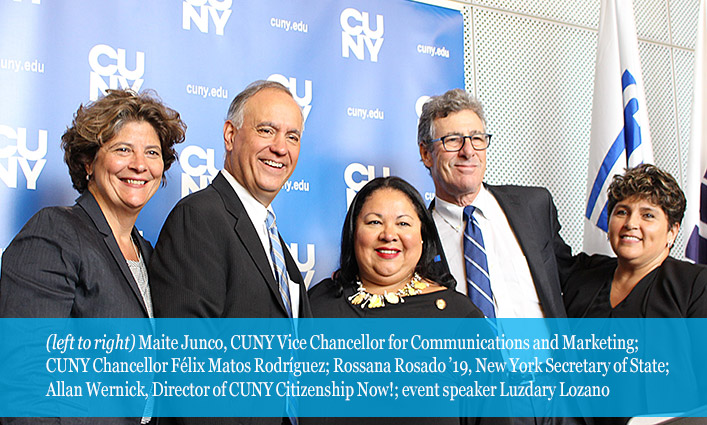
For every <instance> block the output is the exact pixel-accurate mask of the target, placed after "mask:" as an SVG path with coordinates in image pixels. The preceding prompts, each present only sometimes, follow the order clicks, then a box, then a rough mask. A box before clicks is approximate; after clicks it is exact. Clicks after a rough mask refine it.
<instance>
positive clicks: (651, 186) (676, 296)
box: [563, 164, 707, 425]
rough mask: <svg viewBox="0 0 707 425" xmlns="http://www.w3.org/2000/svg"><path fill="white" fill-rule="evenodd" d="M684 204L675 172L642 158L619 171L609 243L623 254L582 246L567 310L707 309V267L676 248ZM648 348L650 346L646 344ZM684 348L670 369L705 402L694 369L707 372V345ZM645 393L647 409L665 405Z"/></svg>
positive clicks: (687, 314)
mask: <svg viewBox="0 0 707 425" xmlns="http://www.w3.org/2000/svg"><path fill="white" fill-rule="evenodd" d="M685 206H686V201H685V195H684V193H683V191H682V190H681V189H680V187H679V186H678V183H677V182H676V181H675V179H674V178H673V176H671V175H670V174H668V173H667V172H665V171H663V170H661V169H659V168H658V167H656V166H654V165H650V164H642V165H639V166H637V167H635V168H631V169H628V170H626V172H625V174H623V175H616V176H614V179H613V181H612V182H611V185H610V186H609V201H608V206H607V211H608V216H609V218H608V226H609V227H608V229H609V231H608V236H609V243H610V244H611V248H612V250H613V251H614V253H615V254H616V258H611V257H607V256H604V255H591V256H590V255H586V254H579V256H578V260H577V262H576V263H575V266H574V267H573V269H572V273H570V275H569V277H568V279H567V280H566V281H565V282H564V285H563V288H564V295H563V297H564V301H565V306H566V308H567V316H568V317H580V318H581V317H592V318H609V317H611V318H692V317H694V318H704V317H707V267H705V266H703V265H698V264H691V263H688V262H685V261H680V260H677V259H675V258H673V257H671V256H670V250H671V249H672V247H673V246H674V244H675V238H676V237H677V235H678V231H679V230H680V222H681V221H682V218H683V215H684V214H685ZM606 323H610V322H606ZM684 331H685V330H684V329H680V328H679V327H676V328H675V329H674V335H676V340H675V341H672V342H671V341H660V342H659V344H660V346H664V345H665V346H673V347H674V346H675V344H684V343H685V342H686V341H687V340H689V337H684V338H680V337H677V335H686V334H685V333H684ZM642 344H644V342H643V340H642ZM653 349H654V350H655V349H659V348H658V347H653ZM642 350H644V353H645V352H651V349H650V348H647V347H646V346H645V345H642ZM653 352H655V351H653ZM677 352H680V353H681V354H682V355H684V358H682V359H681V360H682V362H681V366H680V367H679V368H678V369H677V370H675V371H672V372H673V373H672V374H671V376H672V379H675V382H680V386H681V388H680V392H681V396H682V402H683V406H684V409H685V410H688V409H691V408H694V407H697V406H698V405H701V404H704V402H705V400H704V394H705V392H704V388H700V387H698V386H696V385H694V386H693V385H692V384H694V383H693V382H692V377H694V376H702V374H696V373H694V368H695V367H698V368H701V367H702V366H701V365H702V364H703V363H704V359H703V357H704V353H691V348H690V347H682V348H681V349H680V350H678V351H677ZM695 354H697V355H695ZM681 376H682V377H683V378H680V377H681ZM644 379H645V376H643V375H638V374H637V375H632V376H627V377H625V378H622V384H623V385H624V386H625V388H627V389H628V391H634V390H636V389H638V388H645V387H646V384H645V382H644V381H643V380H644ZM639 393H640V391H639ZM638 397H639V399H638V401H640V402H641V403H642V408H641V409H642V410H643V413H647V412H650V411H653V412H656V411H657V412H658V413H663V412H661V410H663V409H662V408H661V407H660V400H655V399H652V400H648V399H645V400H643V399H640V397H641V396H640V395H638ZM673 409H674V408H673ZM671 411H672V410H671ZM629 419H630V418H613V417H606V418H594V423H595V425H623V424H626V423H627V422H628V420H629Z"/></svg>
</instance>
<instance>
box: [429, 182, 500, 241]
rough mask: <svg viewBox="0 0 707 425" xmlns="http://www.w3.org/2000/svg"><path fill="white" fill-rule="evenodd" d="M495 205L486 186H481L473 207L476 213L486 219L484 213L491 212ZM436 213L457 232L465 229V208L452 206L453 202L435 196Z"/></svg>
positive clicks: (472, 203)
mask: <svg viewBox="0 0 707 425" xmlns="http://www.w3.org/2000/svg"><path fill="white" fill-rule="evenodd" d="M493 203H494V199H493V195H491V193H490V192H489V191H488V190H486V187H484V185H481V188H480V189H479V193H477V194H476V197H475V198H474V200H473V201H472V202H471V205H473V206H474V207H475V208H476V212H477V213H478V214H480V216H481V217H483V218H486V215H484V212H487V213H488V212H490V211H491V210H492V208H493ZM435 211H436V212H437V213H438V214H439V215H440V217H442V219H444V221H446V222H447V223H448V224H449V225H450V226H452V227H453V228H455V229H457V230H459V229H463V228H464V226H465V224H464V207H461V206H459V205H456V204H452V203H451V202H447V201H445V200H442V199H440V198H439V197H438V196H435ZM452 223H456V224H452Z"/></svg>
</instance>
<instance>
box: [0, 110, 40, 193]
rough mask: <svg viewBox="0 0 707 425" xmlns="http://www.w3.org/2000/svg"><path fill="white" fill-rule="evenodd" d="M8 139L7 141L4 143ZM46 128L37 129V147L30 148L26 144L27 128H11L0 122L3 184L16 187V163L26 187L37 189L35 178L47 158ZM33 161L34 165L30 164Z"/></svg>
mask: <svg viewBox="0 0 707 425" xmlns="http://www.w3.org/2000/svg"><path fill="white" fill-rule="evenodd" d="M5 140H9V143H5ZM46 155H47V130H39V131H38V134H37V148H36V149H35V150H30V149H29V147H28V146H27V129H26V128H22V127H18V128H16V129H15V128H12V127H10V126H7V125H3V124H0V180H2V182H3V183H5V186H7V187H10V188H17V165H18V164H19V165H20V169H21V170H22V174H24V176H25V179H26V180H27V189H30V190H35V189H37V179H38V178H39V174H40V173H41V172H42V169H43V168H44V164H46V163H47V160H46V159H44V157H45V156H46ZM30 161H34V166H30V163H29V162H30Z"/></svg>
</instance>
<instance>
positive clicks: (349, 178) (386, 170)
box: [344, 162, 390, 209]
mask: <svg viewBox="0 0 707 425" xmlns="http://www.w3.org/2000/svg"><path fill="white" fill-rule="evenodd" d="M354 174H360V175H361V176H363V177H365V178H363V179H361V180H359V181H355V180H354ZM388 176H390V167H383V175H382V176H381V177H388ZM374 178H376V168H375V166H373V165H369V166H365V165H363V164H359V163H358V162H354V163H351V164H349V165H348V167H346V170H344V182H345V183H346V186H348V187H347V188H346V209H348V208H349V205H351V201H353V198H354V196H356V193H357V192H358V191H359V190H361V188H362V187H363V186H365V185H366V183H368V182H369V181H371V180H373V179H374Z"/></svg>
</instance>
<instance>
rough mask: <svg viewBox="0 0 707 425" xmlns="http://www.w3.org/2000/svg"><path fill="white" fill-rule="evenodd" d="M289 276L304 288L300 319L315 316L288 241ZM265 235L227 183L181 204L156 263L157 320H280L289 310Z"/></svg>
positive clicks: (153, 266)
mask: <svg viewBox="0 0 707 425" xmlns="http://www.w3.org/2000/svg"><path fill="white" fill-rule="evenodd" d="M280 241H281V243H282V247H283V251H284V254H285V262H286V265H287V272H288V274H289V277H290V279H292V281H294V282H297V283H298V284H299V287H300V305H299V317H312V311H311V309H310V306H309V301H308V299H307V288H306V287H305V285H304V280H303V279H302V275H301V274H300V272H299V269H298V268H297V264H296V263H295V262H294V260H293V259H292V256H291V255H290V252H289V250H288V249H287V245H285V243H284V241H282V238H280ZM267 255H268V254H266V253H265V250H264V249H263V245H262V243H261V242H260V238H259V237H258V234H257V232H256V230H255V227H254V226H253V223H252V222H251V221H250V218H249V217H248V213H247V212H246V211H245V208H244V207H243V203H242V202H241V200H240V199H239V198H238V195H236V192H235V191H234V190H233V187H231V185H230V183H228V180H226V178H225V177H224V176H223V175H222V174H219V175H217V176H216V178H214V180H213V183H212V184H210V185H209V186H208V187H206V188H205V189H203V190H200V191H198V192H195V193H192V194H191V195H189V196H187V197H185V198H184V199H182V200H181V201H179V202H178V203H177V205H176V206H175V207H174V209H173V210H172V212H171V213H170V214H169V217H167V221H166V222H165V224H164V226H163V227H162V231H161V232H160V237H159V239H158V240H157V244H156V245H155V254H154V255H153V256H152V261H151V262H150V284H151V287H152V295H153V296H152V298H153V300H154V307H155V316H156V317H216V318H218V317H275V318H286V317H288V315H287V310H285V306H284V304H283V302H282V298H281V297H280V293H279V289H278V284H277V282H276V281H275V278H274V276H273V273H272V269H271V268H270V263H269V262H268V258H267Z"/></svg>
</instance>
